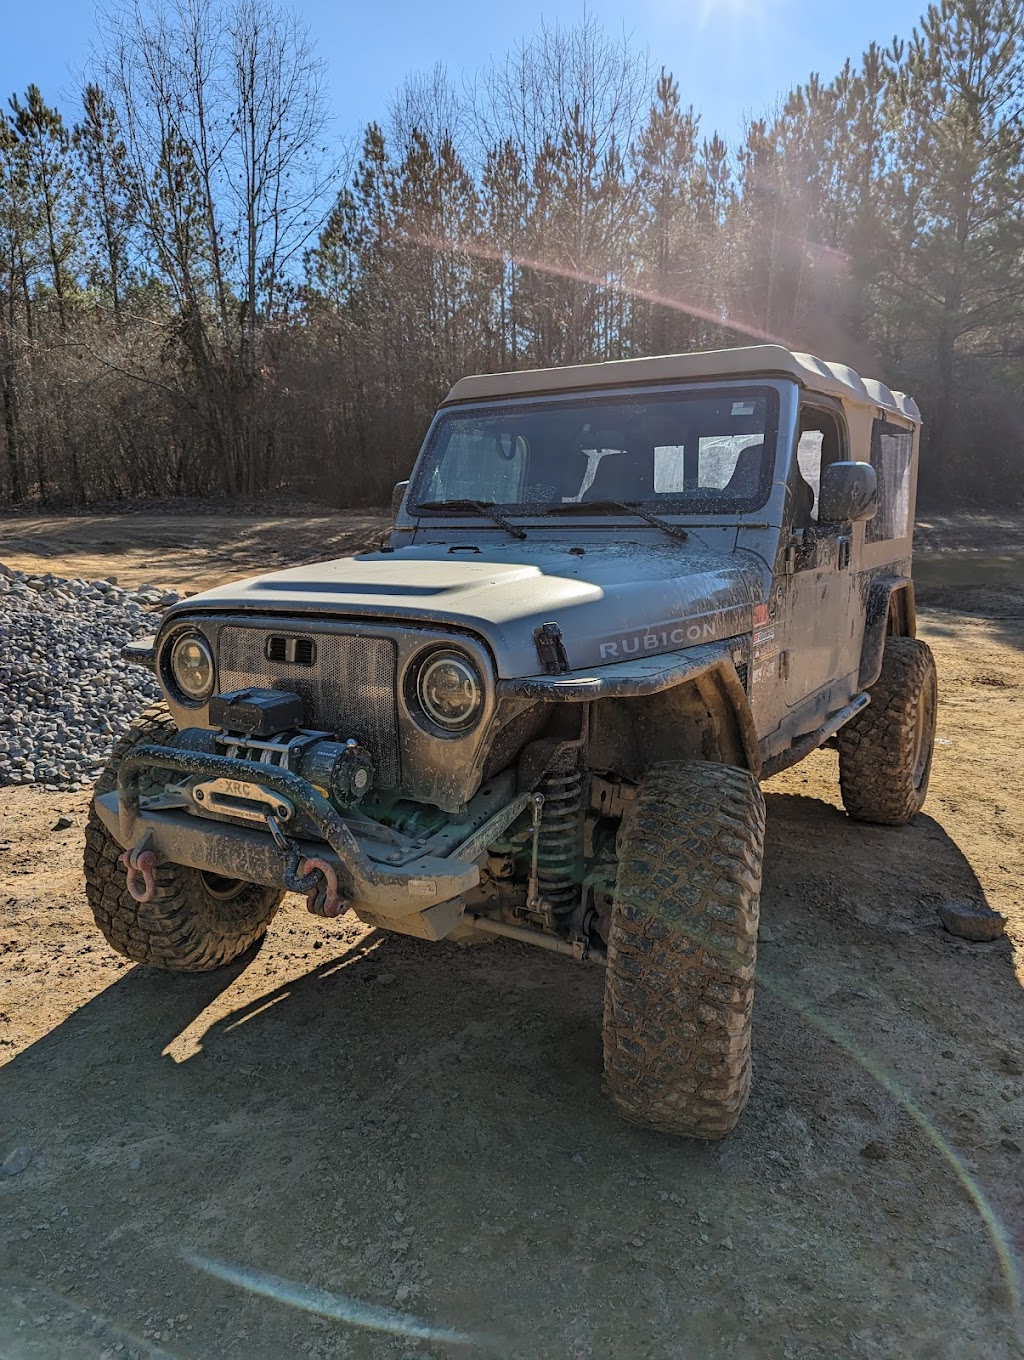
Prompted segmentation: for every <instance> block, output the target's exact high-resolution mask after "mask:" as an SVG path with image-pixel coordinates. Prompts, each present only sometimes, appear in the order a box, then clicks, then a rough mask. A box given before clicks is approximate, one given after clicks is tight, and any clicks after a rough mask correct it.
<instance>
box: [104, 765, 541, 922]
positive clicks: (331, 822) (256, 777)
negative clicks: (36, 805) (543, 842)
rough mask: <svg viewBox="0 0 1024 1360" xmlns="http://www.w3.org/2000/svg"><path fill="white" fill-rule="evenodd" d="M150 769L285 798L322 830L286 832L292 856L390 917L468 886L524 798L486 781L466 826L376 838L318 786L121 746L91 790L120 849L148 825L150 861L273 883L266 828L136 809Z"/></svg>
mask: <svg viewBox="0 0 1024 1360" xmlns="http://www.w3.org/2000/svg"><path fill="white" fill-rule="evenodd" d="M154 770H159V771H166V772H168V773H170V774H177V775H179V776H185V777H192V776H194V777H197V778H204V779H205V778H213V779H218V778H220V779H232V780H238V781H240V782H243V783H250V784H251V783H253V782H254V781H255V782H258V783H259V784H260V785H261V786H263V787H264V788H266V789H269V790H270V791H272V792H273V793H276V794H279V795H281V796H282V797H284V798H286V799H288V800H289V801H290V802H291V803H292V804H293V805H294V806H295V808H296V809H297V810H298V811H300V812H301V813H302V814H303V817H304V819H305V820H306V822H307V823H308V824H312V826H313V827H315V828H316V831H317V832H318V833H319V834H320V835H321V836H322V837H323V841H322V842H321V841H317V840H313V839H295V840H294V844H296V845H297V846H298V848H299V850H300V851H301V852H302V854H303V855H304V856H305V857H307V858H314V857H316V858H319V859H321V860H325V861H327V863H329V864H330V865H331V867H332V868H333V869H334V871H335V873H336V875H337V879H338V885H339V888H340V890H341V893H342V895H343V896H344V897H345V898H346V899H347V900H348V902H349V905H350V906H351V907H352V908H353V909H354V910H356V911H357V912H360V913H362V912H366V913H369V914H371V915H372V916H374V917H375V918H394V919H396V920H400V919H403V918H407V917H412V916H416V915H419V914H421V913H423V912H424V911H425V910H427V909H429V908H430V907H432V906H435V905H437V904H439V903H442V902H448V901H451V900H452V899H454V898H458V897H460V896H461V895H462V894H463V893H465V892H467V891H468V890H469V889H471V888H474V887H475V886H476V885H477V884H478V883H479V881H480V868H479V865H478V863H477V860H478V859H480V857H481V856H482V855H483V854H484V852H485V850H486V848H487V846H488V845H489V844H491V843H492V842H493V841H495V840H497V839H498V837H499V836H500V835H501V834H502V832H503V831H505V830H506V829H507V828H508V827H509V826H510V825H511V824H512V822H513V821H515V819H516V818H517V817H518V816H519V814H520V813H521V812H522V811H523V810H524V808H525V807H526V806H527V804H528V802H529V797H530V795H529V794H528V793H521V794H515V793H514V792H513V791H512V790H511V789H500V788H496V789H495V790H494V796H493V798H492V804H494V806H492V805H490V804H484V805H482V806H481V807H480V808H479V809H478V810H477V813H476V815H475V817H473V818H472V819H471V820H470V822H469V823H468V824H466V825H460V826H459V827H458V828H457V829H456V832H455V836H454V837H452V836H449V837H448V838H447V839H446V837H445V836H444V834H443V833H442V834H440V835H437V836H433V837H431V839H430V840H429V841H428V842H427V843H426V844H425V845H423V846H418V845H416V844H415V843H413V842H410V841H409V840H408V838H404V837H399V836H397V835H395V836H393V837H392V838H391V839H388V838H387V837H386V836H385V838H383V839H377V838H376V837H370V836H367V835H362V834H360V833H359V830H358V819H354V821H355V823H356V824H355V826H354V825H353V824H351V823H350V822H349V821H347V820H346V819H345V818H344V817H342V816H341V814H339V813H338V812H337V810H336V809H335V808H334V807H333V806H332V805H331V804H330V803H329V802H328V800H327V799H326V798H325V797H324V796H323V794H322V793H320V791H319V790H318V789H316V788H314V786H313V785H312V784H310V783H309V782H308V781H307V780H305V779H303V778H301V777H300V776H299V775H297V774H294V773H292V772H291V771H288V770H283V769H279V768H277V767H274V766H269V765H262V764H254V763H253V762H252V761H247V760H236V759H233V758H231V757H229V756H222V755H212V754H208V753H205V752H199V751H191V750H182V749H176V748H174V747H170V746H155V745H154V746H139V747H136V749H135V750H133V751H130V752H129V753H128V754H127V755H126V756H125V757H124V758H123V759H122V761H121V763H120V765H119V767H118V775H117V791H116V793H115V792H111V793H106V794H98V795H97V796H96V798H95V808H96V812H97V814H98V816H99V817H100V818H101V820H102V821H103V823H104V825H105V826H106V827H107V829H108V830H109V831H110V833H111V835H112V836H113V837H114V838H115V840H117V842H118V843H119V844H120V845H121V846H123V847H124V848H125V849H127V848H129V847H131V846H135V845H137V844H138V842H139V841H140V839H141V838H142V837H143V836H144V835H145V834H146V833H147V832H148V833H149V842H148V844H149V848H150V849H152V850H153V851H155V853H156V855H157V859H158V861H159V860H163V861H166V862H170V863H173V864H183V865H187V866H188V867H190V868H193V869H202V870H207V871H210V872H213V873H217V874H222V875H224V876H225V877H228V878H241V879H245V880H246V881H248V882H250V883H262V884H264V885H265V886H267V887H276V888H280V887H282V886H283V880H282V868H283V861H282V857H281V855H280V852H279V851H278V849H277V848H276V846H275V844H274V841H273V838H272V837H271V835H270V832H269V830H266V831H265V830H263V829H261V828H260V827H259V826H241V825H237V824H236V823H234V822H231V821H228V820H222V819H214V818H211V817H206V816H203V815H200V814H198V813H197V812H195V811H190V810H188V809H187V808H186V807H184V806H178V807H159V806H155V807H147V806H143V804H142V800H141V797H140V791H139V783H140V779H141V776H142V775H143V773H149V772H152V771H154ZM364 826H365V822H364ZM381 830H383V828H381ZM462 833H465V834H462ZM453 841H455V842H456V843H452V842H453Z"/></svg>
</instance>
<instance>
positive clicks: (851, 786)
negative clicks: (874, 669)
mask: <svg viewBox="0 0 1024 1360" xmlns="http://www.w3.org/2000/svg"><path fill="white" fill-rule="evenodd" d="M870 693H871V703H870V704H869V705H868V707H867V708H866V709H864V711H863V712H862V713H858V714H857V716H856V718H854V719H853V721H852V722H848V723H847V724H846V726H845V727H844V728H842V729H841V730H840V732H839V735H838V737H837V739H836V746H837V748H838V750H839V783H840V787H841V789H842V794H843V805H844V807H845V808H846V810H847V812H848V813H849V814H850V816H851V817H855V818H856V819H857V820H858V821H861V822H880V823H881V824H882V825H883V826H903V825H905V824H906V823H907V822H909V821H910V819H911V818H912V817H915V816H916V815H917V814H918V813H919V812H920V811H921V808H922V806H923V805H924V800H925V794H926V793H927V792H928V776H929V774H930V773H931V768H932V752H933V749H934V746H935V715H936V711H937V708H938V703H937V698H938V691H937V686H936V677H935V659H934V657H933V656H932V653H931V648H930V647H929V646H928V644H927V643H925V642H919V641H918V640H917V639H916V638H907V637H891V638H887V639H886V643H885V654H884V657H883V660H882V673H881V675H880V676H879V677H878V679H877V680H876V681H875V683H874V684H873V685H872V686H871V691H870Z"/></svg>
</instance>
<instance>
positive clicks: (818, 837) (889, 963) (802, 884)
mask: <svg viewBox="0 0 1024 1360" xmlns="http://www.w3.org/2000/svg"><path fill="white" fill-rule="evenodd" d="M768 804H769V845H768V855H767V864H766V879H765V890H764V896H763V912H762V920H763V940H762V945H761V954H760V960H759V974H760V977H761V979H762V983H761V986H760V989H759V994H758V1000H757V1004H756V1008H755V1027H756V1028H755V1036H756V1037H755V1085H754V1092H753V1096H752V1099H751V1103H750V1106H749V1107H748V1110H747V1112H746V1115H745V1116H744V1119H743V1121H742V1122H741V1124H740V1127H739V1129H738V1130H737V1132H736V1133H735V1134H734V1135H733V1136H732V1137H731V1138H730V1139H728V1140H727V1141H725V1142H724V1143H722V1144H718V1145H701V1144H696V1143H689V1142H683V1141H673V1140H670V1139H665V1138H662V1137H659V1136H657V1135H654V1134H652V1133H649V1132H647V1131H645V1130H643V1129H637V1128H633V1127H631V1126H629V1125H627V1124H624V1123H623V1122H622V1121H620V1120H619V1119H618V1118H617V1116H616V1115H615V1114H614V1113H613V1111H612V1110H611V1109H610V1107H609V1106H608V1104H607V1103H606V1101H605V1099H604V1098H603V1096H602V1092H601V1081H600V1008H601V992H602V977H601V973H600V970H599V969H598V968H596V967H594V968H590V967H581V966H578V965H574V964H572V963H571V962H568V961H564V960H561V959H558V958H554V957H548V956H546V955H542V954H538V953H537V952H536V951H531V950H529V949H527V948H525V947H521V946H518V945H514V944H507V943H505V942H499V943H496V944H494V945H493V946H492V945H488V946H485V947H481V948H478V949H477V948H474V949H457V948H455V947H453V946H447V945H443V944H442V945H427V944H421V943H420V942H417V941H413V940H407V939H403V938H399V937H395V936H388V935H383V934H380V933H376V932H374V933H370V934H368V935H367V936H365V937H363V938H362V939H361V940H359V941H358V942H357V943H356V944H354V945H353V946H351V947H350V946H349V945H348V944H346V943H345V942H344V941H343V940H341V939H339V938H338V937H334V938H332V937H331V936H329V935H327V936H323V937H322V938H323V939H324V940H325V941H326V946H325V949H324V953H325V955H326V956H327V957H325V958H324V961H323V962H322V963H320V964H318V966H316V967H314V968H311V969H310V968H308V966H307V964H306V963H305V962H303V961H301V960H300V961H299V962H298V963H295V962H291V963H289V962H288V959H289V958H294V956H293V955H292V956H288V955H286V954H284V953H283V949H284V946H285V944H286V940H287V939H288V938H291V937H290V936H289V935H288V933H287V927H286V925H284V924H282V922H285V921H287V919H289V918H287V917H282V918H279V922H278V923H275V927H274V930H273V931H272V934H271V938H270V939H269V940H268V942H267V944H266V946H265V947H264V949H263V951H262V952H260V953H258V954H254V955H251V956H250V957H249V958H247V959H246V960H244V961H242V962H241V963H240V964H238V965H235V966H234V967H233V968H230V969H227V970H224V971H222V972H219V973H216V974H211V975H204V976H199V977H175V976H170V975H166V974H160V973H156V972H152V971H150V970H147V969H143V968H135V969H132V970H130V971H129V972H127V973H126V974H124V975H122V977H121V978H120V979H119V980H118V981H117V982H115V983H114V984H113V985H111V986H110V987H108V988H107V989H106V990H105V991H103V992H101V993H100V994H99V995H98V996H96V997H95V998H94V999H93V1000H91V1001H90V1002H88V1003H87V1004H86V1005H84V1006H82V1007H81V1008H80V1009H79V1010H77V1011H76V1012H75V1013H74V1014H73V1015H72V1016H70V1017H69V1018H68V1020H66V1021H65V1022H64V1023H63V1024H61V1025H59V1026H58V1027H57V1028H55V1029H54V1030H53V1031H52V1032H51V1033H49V1034H47V1035H46V1036H45V1037H43V1038H42V1039H40V1040H39V1041H38V1042H37V1043H35V1044H33V1045H32V1046H31V1047H30V1048H29V1049H27V1050H26V1051H25V1052H23V1053H21V1054H19V1055H18V1056H17V1057H16V1058H14V1059H13V1060H12V1061H11V1062H10V1063H8V1064H7V1066H6V1067H4V1068H3V1069H0V1136H2V1139H3V1146H5V1147H7V1146H11V1145H14V1144H15V1143H17V1144H23V1145H26V1146H28V1147H30V1148H31V1149H32V1150H33V1162H32V1164H31V1165H30V1166H29V1168H28V1169H27V1170H26V1171H24V1172H23V1173H21V1174H20V1175H18V1176H12V1177H7V1178H2V1177H0V1223H2V1225H3V1226H2V1228H0V1240H2V1248H0V1271H7V1272H14V1273H17V1274H18V1275H19V1277H24V1278H31V1279H32V1280H34V1281H37V1282H39V1283H40V1284H41V1285H43V1286H45V1287H46V1288H48V1289H49V1290H51V1291H52V1292H53V1293H54V1294H57V1295H60V1296H61V1297H63V1298H68V1299H71V1300H72V1301H74V1302H76V1303H77V1305H78V1306H79V1307H80V1308H81V1309H83V1312H82V1317H83V1318H86V1319H95V1318H101V1319H102V1318H111V1319H116V1321H117V1323H118V1325H119V1326H120V1327H121V1328H123V1329H125V1332H126V1333H127V1334H130V1336H131V1338H132V1339H131V1341H130V1343H129V1344H128V1347H127V1353H129V1354H133V1353H137V1354H140V1355H147V1354H156V1353H159V1354H173V1355H183V1356H184V1355H187V1356H196V1357H205V1356H216V1357H218V1360H219V1358H220V1357H234V1356H237V1357H243V1356H244V1357H268V1360H269V1357H275V1358H276V1357H280V1356H283V1355H311V1356H322V1357H326V1356H345V1357H363V1356H365V1357H377V1356H384V1357H387V1356H392V1355H394V1356H396V1357H398V1356H410V1355H430V1356H441V1355H445V1356H446V1355H449V1354H452V1355H455V1354H459V1355H462V1354H471V1353H475V1354H488V1355H490V1354H493V1355H501V1356H518V1357H548V1356H558V1357H562V1356H568V1357H580V1358H581V1360H582V1357H584V1356H593V1357H605V1356H608V1357H610V1356H613V1355H615V1356H620V1355H621V1356H629V1357H641V1356H644V1357H655V1356H659V1357H660V1356H680V1357H682V1356H691V1355H719V1354H721V1355H726V1354H728V1355H730V1356H758V1357H761V1356H776V1355H777V1356H780V1357H781V1356H783V1355H794V1356H812V1355H822V1354H840V1353H841V1354H844V1355H851V1356H857V1355H862V1354H863V1355H865V1356H867V1355H872V1354H878V1353H888V1354H900V1355H903V1356H917V1355H920V1356H925V1355H928V1356H945V1355H950V1356H953V1355H956V1356H957V1357H961V1356H974V1355H977V1356H986V1357H991V1356H1001V1355H1004V1354H1005V1355H1012V1354H1015V1353H1017V1352H1016V1351H1015V1349H1014V1347H1015V1345H1016V1341H1015V1339H1014V1338H1015V1326H1016V1319H1015V1316H1014V1309H1013V1305H1012V1296H1011V1284H1012V1277H1013V1272H1014V1270H1015V1266H1014V1254H1015V1253H1017V1252H1019V1251H1020V1248H1021V1245H1022V1244H1021V1243H1020V1242H1019V1241H1018V1242H1016V1243H1015V1242H1014V1241H1013V1236H1012V1234H1013V1231H1014V1228H1013V1224H1014V1223H1016V1230H1017V1231H1018V1232H1019V1230H1020V1224H1021V1222H1022V1221H1024V1214H1022V1208H1024V1205H1022V1202H1021V1199H1020V1191H1019V1189H1018V1188H1017V1181H1016V1179H1015V1177H1014V1175H1013V1167H1014V1162H1015V1156H1016V1157H1017V1160H1018V1164H1019V1148H1017V1154H1014V1152H1013V1150H1012V1149H1013V1147H1014V1146H1016V1143H1015V1135H1014V1133H1013V1130H1014V1129H1015V1128H1016V1129H1017V1130H1018V1132H1017V1134H1016V1138H1019V1128H1020V1126H1021V1121H1020V1111H1019V1096H1020V1086H1021V1082H1020V1076H1021V1073H1022V1072H1024V1054H1022V1052H1021V1044H1020V1039H1019V1035H1020V1033H1021V1016H1022V995H1024V994H1022V990H1021V986H1020V983H1019V982H1018V980H1017V976H1016V974H1015V972H1014V958H1013V952H1012V947H1011V946H1010V944H1009V942H1008V941H1001V942H998V943H997V944H994V945H987V946H981V947H977V946H968V945H966V944H964V943H962V942H958V941H955V940H953V939H952V937H950V936H947V935H946V934H945V933H944V932H943V931H942V928H941V926H940V925H939V924H938V921H937V919H936V918H935V913H934V905H935V902H936V901H937V900H938V898H939V896H943V895H948V896H952V895H957V896H964V895H966V894H968V893H969V894H972V895H975V896H978V895H979V894H980V893H981V889H980V885H979V884H978V883H977V880H976V879H975V878H974V875H973V873H972V872H971V870H970V866H969V864H968V863H967V860H966V859H965V857H964V856H963V855H962V853H961V852H960V850H959V849H958V847H957V846H956V845H955V844H954V843H953V842H952V840H950V838H949V837H948V836H947V835H946V834H945V832H944V831H943V830H942V828H941V826H940V825H939V824H938V823H937V822H935V821H934V820H932V819H931V818H929V817H920V818H918V819H917V820H916V821H915V822H914V824H913V825H912V826H910V827H909V828H906V829H905V830H904V831H902V832H893V831H891V830H887V829H884V828H877V827H865V826H863V825H859V824H857V823H854V822H851V821H850V820H848V819H847V818H846V817H845V816H844V815H843V814H841V813H840V812H838V811H837V810H836V809H835V808H834V807H832V806H831V805H829V804H827V803H824V802H820V801H818V800H816V799H811V798H806V797H798V796H791V795H782V794H769V796H768ZM895 847H898V850H896V849H895ZM317 929H318V930H319V929H320V927H319V925H318V926H317ZM297 930H298V933H300V934H301V928H297ZM317 938H321V937H320V936H318V937H317ZM275 949H277V950H280V951H282V954H281V955H280V957H282V958H283V959H284V963H283V965H278V964H275V961H274V959H275V952H274V951H275ZM1013 1092H1016V1095H1013V1094H1012V1093H1013ZM1007 1093H1011V1094H1010V1097H1009V1098H1008V1096H1007ZM1015 1101H1016V1102H1018V1103H1017V1104H1015V1103H1014V1102H1015ZM1015 1121H1016V1122H1015ZM1004 1130H1005V1131H1004ZM1007 1145H1009V1146H1007ZM986 1214H987V1215H989V1219H990V1221H985V1215H986ZM1004 1225H1009V1226H1004ZM908 1244H909V1245H908ZM189 1253H198V1254H199V1255H201V1256H203V1257H206V1258H213V1259H215V1260H216V1261H220V1262H228V1263H230V1264H231V1265H232V1266H234V1267H238V1268H241V1269H248V1270H257V1271H262V1272H266V1273H267V1275H269V1276H272V1277H279V1280H278V1282H275V1280H274V1279H268V1278H266V1277H265V1276H264V1277H260V1278H251V1279H250V1280H249V1287H248V1288H239V1287H238V1285H237V1284H234V1285H233V1284H229V1283H225V1282H224V1281H223V1280H222V1279H218V1278H215V1277H214V1276H212V1275H210V1274H208V1273H204V1271H203V1270H202V1269H199V1268H197V1267H196V1266H195V1265H194V1264H191V1263H190V1261H189V1260H188V1259H186V1258H187V1256H188V1254H189ZM1008 1278H1009V1283H1008ZM280 1281H285V1282H288V1283H287V1284H284V1283H281V1282H280ZM299 1287H302V1288H305V1289H307V1290H308V1289H309V1288H315V1289H318V1290H320V1291H323V1292H322V1293H321V1294H319V1295H318V1296H317V1297H316V1298H315V1299H312V1300H311V1299H310V1297H309V1296H308V1295H302V1294H301V1293H296V1292H295V1291H296V1289H297V1288H299ZM289 1291H290V1292H289ZM289 1304H290V1305H292V1306H289ZM367 1305H368V1306H371V1307H373V1308H376V1309H377V1310H378V1311H377V1312H376V1313H372V1314H370V1315H367V1314H365V1312H364V1313H360V1312H359V1311H358V1310H359V1309H360V1308H361V1307H362V1308H365V1307H366V1306H367ZM310 1307H313V1308H315V1309H317V1310H318V1312H319V1313H320V1314H328V1315H330V1316H329V1317H325V1316H315V1315H313V1314H312V1313H310V1312H309V1311H306V1310H307V1309H309V1308H310ZM4 1308H5V1305H4V1304H3V1303H0V1323H2V1322H3V1320H4V1317H5V1313H4ZM410 1315H411V1316H414V1317H420V1318H425V1319H428V1320H429V1322H430V1324H431V1325H433V1326H435V1327H437V1328H442V1329H446V1328H457V1329H458V1330H459V1331H460V1332H462V1333H465V1334H466V1335H467V1336H468V1337H470V1338H472V1339H473V1340H474V1342H475V1348H470V1349H467V1348H466V1346H464V1345H462V1344H459V1343H457V1342H456V1341H455V1340H453V1339H452V1338H451V1337H450V1336H448V1337H445V1336H444V1335H442V1336H433V1335H432V1334H431V1333H430V1331H429V1329H428V1330H426V1331H424V1332H419V1333H417V1332H415V1330H414V1331H413V1332H412V1334H410V1333H409V1331H408V1328H409V1326H410V1324H409V1323H408V1321H404V1322H403V1321H401V1318H406V1319H407V1318H408V1317H409V1316H410ZM43 1316H44V1315H43V1314H41V1313H40V1314H37V1315H36V1316H35V1317H34V1319H33V1320H32V1321H31V1323H30V1326H29V1331H30V1332H31V1333H32V1335H33V1338H34V1341H38V1342H39V1343H40V1345H43V1349H42V1350H40V1351H39V1352H38V1353H43V1354H50V1353H52V1354H54V1355H58V1354H79V1353H81V1354H92V1353H93V1352H92V1351H89V1350H87V1349H85V1348H84V1345H83V1346H82V1347H81V1349H79V1340H80V1339H81V1338H77V1339H76V1338H73V1337H72V1334H71V1332H69V1331H68V1330H67V1329H68V1327H70V1326H71V1324H69V1323H65V1322H61V1321H60V1318H59V1315H58V1310H52V1311H51V1313H50V1314H47V1315H46V1316H47V1317H48V1321H46V1322H43V1321H41V1318H42V1317H43ZM339 1318H340V1319H343V1320H342V1321H338V1320H337V1319H339ZM81 1325H82V1326H83V1327H85V1326H86V1323H85V1322H82V1324H81ZM90 1325H94V1324H90ZM402 1327H405V1328H406V1334H405V1335H399V1334H398V1329H400V1328H402ZM48 1328H49V1329H51V1330H52V1329H54V1328H58V1329H59V1328H63V1329H64V1330H63V1331H62V1332H61V1333H60V1335H59V1336H56V1335H55V1337H54V1338H53V1346H52V1348H51V1350H46V1349H45V1345H44V1344H43V1343H46V1342H47V1341H48V1338H49V1332H48V1330H47V1329H48ZM23 1330H24V1329H23ZM0 1334H3V1329H2V1327H0ZM18 1335H20V1333H18ZM69 1338H70V1339H69ZM62 1346H63V1349H61V1347H62ZM36 1353H37V1352H36V1351H29V1350H28V1349H27V1348H26V1349H25V1350H24V1352H23V1354H24V1355H26V1356H28V1355H29V1354H33V1355H34V1354H36ZM11 1354H12V1355H14V1356H18V1355H19V1352H18V1351H17V1349H14V1350H12V1352H11Z"/></svg>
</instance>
